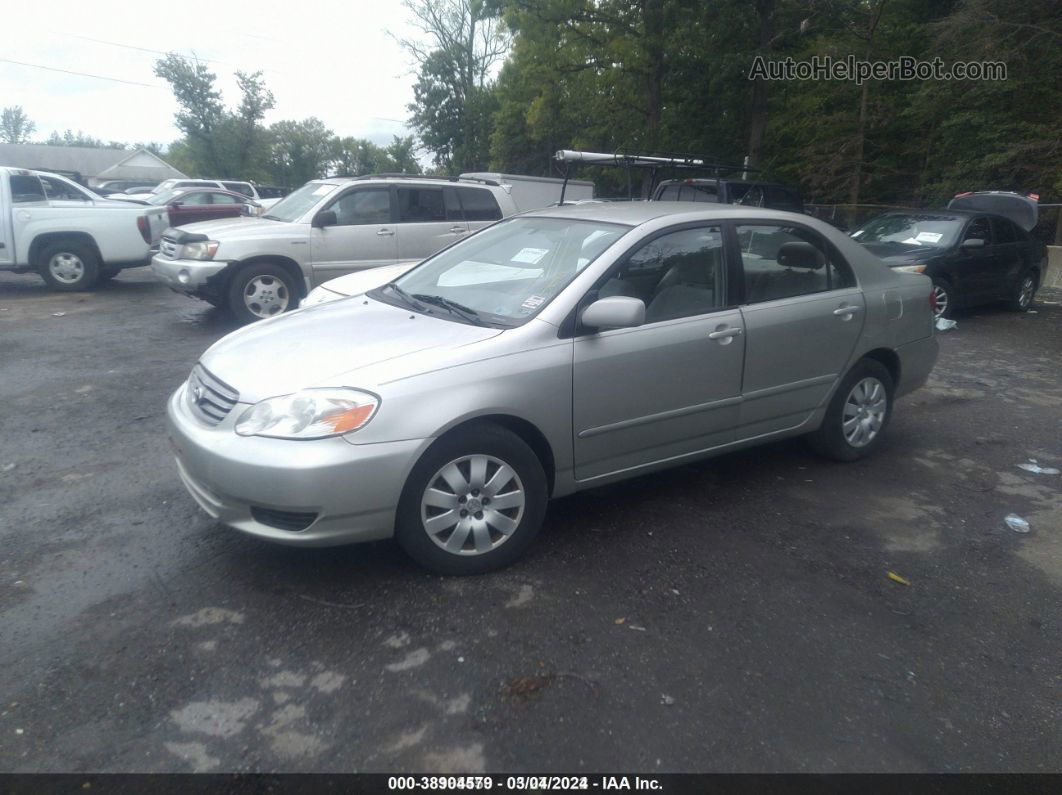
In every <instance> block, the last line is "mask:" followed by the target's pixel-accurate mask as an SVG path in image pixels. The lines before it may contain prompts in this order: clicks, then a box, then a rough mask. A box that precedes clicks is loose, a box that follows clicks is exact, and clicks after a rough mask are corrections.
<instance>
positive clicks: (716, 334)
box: [708, 326, 744, 340]
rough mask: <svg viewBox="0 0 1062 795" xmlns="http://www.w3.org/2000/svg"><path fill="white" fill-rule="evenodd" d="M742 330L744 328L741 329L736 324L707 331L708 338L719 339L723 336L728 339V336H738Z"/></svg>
mask: <svg viewBox="0 0 1062 795" xmlns="http://www.w3.org/2000/svg"><path fill="white" fill-rule="evenodd" d="M742 331H744V329H742V328H740V327H738V326H734V327H733V328H724V329H719V330H718V331H711V332H709V333H708V339H710V340H721V339H724V338H726V339H729V338H730V337H736V336H738V335H739V334H741V332H742Z"/></svg>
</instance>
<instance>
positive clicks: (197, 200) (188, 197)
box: [174, 192, 210, 207]
mask: <svg viewBox="0 0 1062 795" xmlns="http://www.w3.org/2000/svg"><path fill="white" fill-rule="evenodd" d="M174 201H176V202H180V203H181V204H183V205H185V206H187V207H202V206H203V205H204V204H210V194H209V193H194V192H193V193H182V194H180V195H178V196H177V197H176V198H175V199H174Z"/></svg>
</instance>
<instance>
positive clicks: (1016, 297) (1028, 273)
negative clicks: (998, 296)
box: [1009, 269, 1040, 312]
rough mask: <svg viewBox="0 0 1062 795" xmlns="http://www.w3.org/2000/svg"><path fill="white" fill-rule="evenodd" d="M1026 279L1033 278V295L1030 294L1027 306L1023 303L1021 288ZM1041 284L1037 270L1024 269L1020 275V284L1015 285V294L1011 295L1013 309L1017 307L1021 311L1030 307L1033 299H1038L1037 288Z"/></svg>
mask: <svg viewBox="0 0 1062 795" xmlns="http://www.w3.org/2000/svg"><path fill="white" fill-rule="evenodd" d="M1026 279H1032V280H1033V292H1032V295H1031V296H1029V303H1028V304H1026V305H1025V306H1022V305H1021V288H1022V285H1023V284H1025V280H1026ZM1039 284H1040V280H1039V279H1037V278H1036V272H1035V271H1033V270H1031V269H1030V270H1024V271H1022V273H1021V276H1019V277H1018V284H1017V285H1016V286H1015V287H1014V294H1013V295H1012V296H1011V298H1010V301H1009V303H1010V307H1011V309H1016V310H1017V311H1019V312H1024V311H1025V310H1027V309H1028V308H1029V307H1031V306H1032V303H1033V301H1035V300H1036V288H1037V287H1038V286H1039Z"/></svg>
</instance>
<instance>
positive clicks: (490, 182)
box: [333, 171, 501, 187]
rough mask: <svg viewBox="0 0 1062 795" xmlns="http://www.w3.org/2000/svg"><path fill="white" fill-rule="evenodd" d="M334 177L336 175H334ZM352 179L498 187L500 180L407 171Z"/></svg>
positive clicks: (340, 175) (365, 175)
mask: <svg viewBox="0 0 1062 795" xmlns="http://www.w3.org/2000/svg"><path fill="white" fill-rule="evenodd" d="M335 176H336V177H342V176H346V175H344V174H336V175H335ZM333 178H334V177H333ZM351 179H356V180H363V179H434V180H440V181H442V182H478V183H479V184H480V185H493V186H494V187H498V186H500V185H501V183H500V182H498V181H497V180H493V179H480V178H479V177H447V176H441V175H437V174H406V173H405V172H397V171H396V172H382V173H380V174H362V175H360V176H357V177H351Z"/></svg>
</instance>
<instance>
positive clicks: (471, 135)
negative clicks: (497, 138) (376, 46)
mask: <svg viewBox="0 0 1062 795" xmlns="http://www.w3.org/2000/svg"><path fill="white" fill-rule="evenodd" d="M405 6H406V9H407V10H408V11H409V12H410V14H411V16H412V20H413V24H414V25H415V26H416V27H417V28H418V29H419V30H420V31H421V33H422V34H424V37H425V38H424V39H422V40H416V39H400V40H399V43H400V44H401V45H402V46H403V47H405V48H406V50H407V51H408V52H409V53H410V55H411V56H412V57H413V60H414V62H415V63H416V66H417V81H416V84H415V85H414V88H413V94H414V101H413V103H412V104H411V105H410V106H409V110H410V113H411V114H412V115H411V117H410V123H411V124H412V125H413V128H414V129H415V130H416V131H417V134H418V135H419V136H420V139H421V141H422V142H423V143H424V145H425V146H426V147H427V148H428V149H429V150H430V151H431V152H432V153H433V155H434V158H435V163H436V165H438V166H440V167H441V168H443V169H445V170H447V171H450V172H459V171H466V170H474V169H477V168H482V167H484V166H486V165H487V160H488V158H489V138H490V129H491V117H492V116H493V113H494V112H495V110H496V103H495V102H494V99H493V92H492V91H491V84H492V77H491V75H492V72H493V69H494V67H495V65H496V64H497V63H498V62H499V61H501V60H502V59H503V58H504V57H505V54H506V52H507V51H508V49H509V36H508V32H507V31H506V28H505V25H504V23H503V22H502V20H501V18H500V16H498V14H497V12H496V11H494V10H493V9H492V8H491V7H490V6H489V5H488V4H487V3H486V2H484V0H405Z"/></svg>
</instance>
